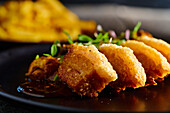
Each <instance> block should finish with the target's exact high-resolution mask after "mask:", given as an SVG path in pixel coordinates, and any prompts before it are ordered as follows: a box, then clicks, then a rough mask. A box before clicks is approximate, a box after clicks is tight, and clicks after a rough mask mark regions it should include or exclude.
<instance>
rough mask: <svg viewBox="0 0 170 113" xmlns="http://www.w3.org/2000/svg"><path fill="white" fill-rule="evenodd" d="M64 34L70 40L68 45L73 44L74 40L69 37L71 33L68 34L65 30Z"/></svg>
mask: <svg viewBox="0 0 170 113" xmlns="http://www.w3.org/2000/svg"><path fill="white" fill-rule="evenodd" d="M63 33H65V34H66V35H67V36H68V39H67V40H68V43H69V44H73V40H72V38H71V36H70V35H69V33H68V32H66V31H64V30H63Z"/></svg>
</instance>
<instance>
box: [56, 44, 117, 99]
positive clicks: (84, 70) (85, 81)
mask: <svg viewBox="0 0 170 113" xmlns="http://www.w3.org/2000/svg"><path fill="white" fill-rule="evenodd" d="M58 73H59V77H60V78H61V80H62V81H64V82H66V83H67V84H68V85H69V87H71V88H72V89H73V91H74V92H76V93H78V94H79V95H87V96H90V97H93V96H95V97H97V96H98V92H101V91H102V90H103V89H104V88H105V86H106V85H108V84H109V83H110V82H111V81H115V80H116V79H117V74H116V71H114V70H113V67H112V66H111V64H110V63H109V62H108V60H107V58H106V57H105V56H104V54H102V53H100V52H99V51H98V50H97V48H96V47H95V46H94V45H90V46H82V45H73V47H72V48H71V49H70V50H69V52H68V53H67V54H66V55H65V56H64V59H63V62H62V64H61V65H60V66H59V69H58Z"/></svg>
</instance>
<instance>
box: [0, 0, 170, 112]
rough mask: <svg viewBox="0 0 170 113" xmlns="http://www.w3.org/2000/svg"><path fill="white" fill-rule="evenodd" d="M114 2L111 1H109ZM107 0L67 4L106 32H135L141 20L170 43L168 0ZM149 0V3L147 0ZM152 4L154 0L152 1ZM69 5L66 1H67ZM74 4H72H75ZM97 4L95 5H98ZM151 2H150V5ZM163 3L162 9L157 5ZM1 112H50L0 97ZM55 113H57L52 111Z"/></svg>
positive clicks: (10, 45)
mask: <svg viewBox="0 0 170 113" xmlns="http://www.w3.org/2000/svg"><path fill="white" fill-rule="evenodd" d="M110 1H111V0H110ZM110 1H109V0H108V2H107V3H106V4H103V3H102V4H98V5H96V4H86V3H85V2H84V1H83V0H81V1H80V2H82V3H83V4H82V5H79V4H66V6H67V7H68V8H70V9H71V10H72V11H73V12H75V13H76V14H78V15H79V16H80V18H81V19H94V20H96V21H97V23H99V24H102V25H103V27H104V29H106V30H108V29H115V30H116V32H118V33H120V32H121V31H124V30H125V29H127V28H130V29H132V28H133V27H134V25H135V24H136V23H137V21H142V29H144V30H147V31H149V32H151V33H152V34H153V35H154V36H155V37H158V38H162V39H164V40H166V41H168V42H170V32H169V30H170V18H169V17H170V9H169V5H168V4H167V3H169V1H168V0H165V2H164V3H165V4H164V5H163V3H162V2H160V0H159V1H157V2H156V3H155V4H157V5H153V6H154V9H153V7H152V8H150V6H147V5H144V7H142V6H140V7H134V6H133V2H131V5H130V6H125V5H126V2H125V0H124V1H123V0H122V4H123V5H118V4H121V1H118V0H115V1H117V2H116V3H117V4H112V3H113V2H111V4H110ZM147 1H148V0H147ZM151 1H153V0H151ZM65 3H67V2H65ZM72 3H73V2H72ZM95 3H96V2H95ZM149 3H150V2H149ZM159 3H161V4H162V5H161V4H160V5H161V6H158V4H159ZM28 45H36V44H22V43H19V44H18V43H8V42H0V52H2V51H6V50H9V49H11V48H18V47H23V46H28ZM0 112H2V113H35V112H37V113H40V112H41V113H42V112H48V109H43V108H37V107H35V106H31V105H27V104H23V103H19V102H16V101H13V100H10V99H8V98H4V97H2V96H0ZM50 112H55V111H50Z"/></svg>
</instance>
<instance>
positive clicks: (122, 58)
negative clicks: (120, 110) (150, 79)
mask: <svg viewBox="0 0 170 113" xmlns="http://www.w3.org/2000/svg"><path fill="white" fill-rule="evenodd" d="M99 50H100V52H102V53H103V54H104V55H105V56H106V57H107V59H108V61H109V62H110V63H111V64H112V66H113V69H115V71H116V72H117V74H118V79H117V80H116V81H114V82H111V83H110V84H109V86H111V87H112V88H114V89H116V90H117V91H120V90H122V89H123V90H124V89H125V88H126V87H133V88H138V87H143V86H145V82H146V74H145V70H144V68H143V67H142V65H141V63H140V62H139V61H138V59H137V58H136V56H135V55H134V54H133V51H132V50H131V49H129V48H127V47H122V46H117V45H116V44H103V45H101V46H100V48H99Z"/></svg>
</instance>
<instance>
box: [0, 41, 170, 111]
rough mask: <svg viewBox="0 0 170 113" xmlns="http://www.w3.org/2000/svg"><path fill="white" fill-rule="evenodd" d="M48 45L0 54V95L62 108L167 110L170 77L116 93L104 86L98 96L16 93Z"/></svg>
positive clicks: (168, 109) (83, 109) (37, 104)
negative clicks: (54, 95)
mask: <svg viewBox="0 0 170 113" xmlns="http://www.w3.org/2000/svg"><path fill="white" fill-rule="evenodd" d="M49 48H50V45H42V44H41V45H31V46H27V47H20V48H16V49H11V50H8V51H5V52H2V53H0V84H1V91H0V95H2V96H5V97H7V98H10V99H13V100H17V101H20V102H23V103H27V104H31V105H34V106H40V107H44V108H50V109H55V110H63V111H65V110H66V111H112V112H113V111H130V112H132V111H143V112H145V111H170V108H169V106H170V103H169V102H170V77H169V78H166V79H165V81H164V82H160V83H158V85H157V86H149V87H147V88H139V89H135V90H134V89H131V88H129V89H127V90H126V91H124V92H120V93H115V92H111V91H110V90H108V88H106V89H104V90H103V91H102V92H101V93H102V94H100V95H99V97H97V98H88V97H80V96H68V97H62V96H60V97H55V98H35V97H31V96H28V95H24V94H22V93H18V92H17V87H18V85H19V84H20V83H21V82H22V81H24V75H25V73H26V71H27V69H28V66H29V64H30V63H31V61H32V60H33V59H34V58H35V56H36V54H42V53H47V51H48V50H49Z"/></svg>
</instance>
